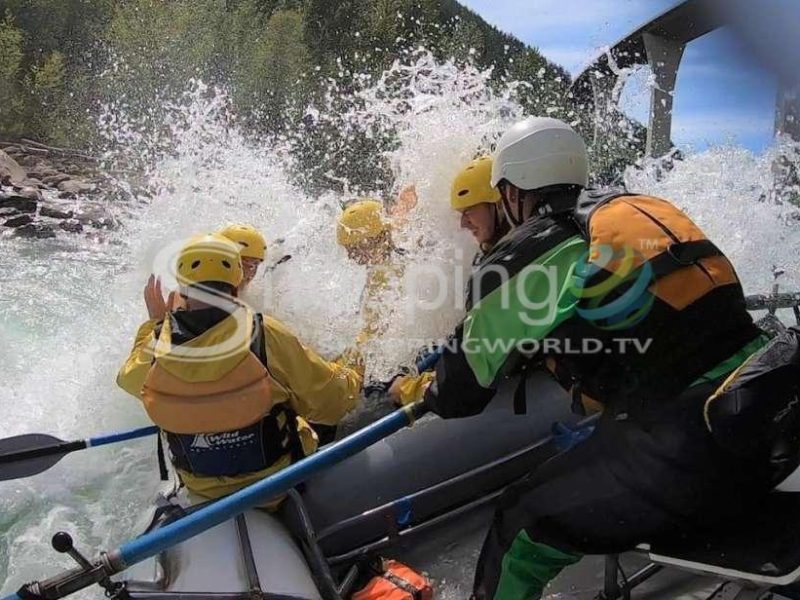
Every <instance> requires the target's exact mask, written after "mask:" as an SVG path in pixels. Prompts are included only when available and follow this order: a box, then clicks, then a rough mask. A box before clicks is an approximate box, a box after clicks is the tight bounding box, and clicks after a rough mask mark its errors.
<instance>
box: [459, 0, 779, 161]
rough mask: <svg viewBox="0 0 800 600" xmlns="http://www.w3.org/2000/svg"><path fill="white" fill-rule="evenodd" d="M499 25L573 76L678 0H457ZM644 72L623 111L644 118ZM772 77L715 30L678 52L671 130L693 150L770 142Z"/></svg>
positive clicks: (757, 148)
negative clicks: (724, 145)
mask: <svg viewBox="0 0 800 600" xmlns="http://www.w3.org/2000/svg"><path fill="white" fill-rule="evenodd" d="M459 1H460V2H461V3H462V4H464V5H465V6H467V7H469V8H471V9H472V10H473V11H475V12H476V13H478V14H479V15H481V16H482V17H483V18H484V19H485V20H486V21H488V22H489V23H491V24H492V25H495V26H496V27H498V28H499V29H501V30H503V31H506V32H508V33H511V34H513V35H515V36H516V37H518V38H519V39H521V40H522V41H523V42H525V43H527V44H529V45H531V46H535V47H537V48H538V49H539V51H540V52H542V54H544V56H546V57H547V58H548V59H550V60H552V61H553V62H556V63H558V64H560V65H562V66H563V67H565V68H566V69H567V70H568V71H569V72H570V73H572V74H573V75H576V74H577V73H579V72H580V71H581V70H582V68H583V67H584V66H586V65H587V64H588V63H589V62H591V59H592V58H593V57H595V56H597V55H598V54H599V53H600V52H601V51H602V48H603V47H606V46H610V45H612V44H614V42H616V41H617V40H619V39H620V38H622V37H624V36H625V35H626V34H628V33H630V32H631V31H633V30H634V29H635V28H637V27H638V26H640V25H642V24H644V23H645V22H647V21H648V20H650V19H651V18H653V17H655V16H656V15H659V14H661V13H662V12H664V11H665V10H667V9H669V8H671V7H673V6H675V5H676V4H679V2H678V1H677V0H459ZM645 76H646V74H640V75H639V76H634V77H632V79H631V80H630V81H629V83H628V85H627V86H626V89H625V92H624V93H623V100H622V102H623V107H624V109H625V111H626V112H627V113H628V114H630V115H631V116H634V117H636V118H638V119H639V120H641V121H642V122H645V123H646V119H647V113H648V102H649V94H648V91H647V89H646V85H645ZM775 94H776V83H775V79H774V77H773V76H772V75H771V74H770V73H768V72H767V71H765V70H764V69H762V68H761V67H760V66H759V65H758V64H757V63H756V62H755V61H754V60H752V59H751V58H749V56H748V53H747V52H746V51H745V50H744V49H743V48H742V45H741V44H740V43H739V42H738V41H737V39H736V37H735V36H734V35H733V33H732V32H731V31H729V30H726V29H718V30H716V31H713V32H711V33H709V34H707V35H706V36H704V37H702V38H700V39H697V40H695V41H694V42H692V43H690V44H689V45H688V46H687V47H686V50H685V51H684V55H683V60H682V62H681V68H680V70H679V71H678V80H677V83H676V90H675V102H674V106H673V124H672V137H673V139H674V140H675V142H676V144H678V146H681V147H691V148H694V149H697V150H702V149H704V148H706V147H707V146H708V145H709V144H721V143H726V142H734V143H738V144H741V145H743V146H745V147H747V148H750V149H752V150H755V151H761V150H763V149H764V148H765V147H766V146H767V145H768V144H769V143H770V141H771V139H772V133H773V126H774V119H775Z"/></svg>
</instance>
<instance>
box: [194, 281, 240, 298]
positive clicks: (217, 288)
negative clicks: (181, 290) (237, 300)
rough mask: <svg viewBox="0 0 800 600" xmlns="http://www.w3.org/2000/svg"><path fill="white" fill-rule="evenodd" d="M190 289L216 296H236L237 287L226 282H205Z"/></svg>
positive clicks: (195, 284)
mask: <svg viewBox="0 0 800 600" xmlns="http://www.w3.org/2000/svg"><path fill="white" fill-rule="evenodd" d="M189 287H192V288H195V289H198V290H200V291H201V292H209V293H211V294H214V295H225V296H236V287H235V286H232V285H231V284H230V283H225V282H224V281H203V282H200V283H193V284H192V285H191V286H189Z"/></svg>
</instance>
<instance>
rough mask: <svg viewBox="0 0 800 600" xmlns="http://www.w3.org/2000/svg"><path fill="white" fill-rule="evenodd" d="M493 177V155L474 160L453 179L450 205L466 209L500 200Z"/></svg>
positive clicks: (457, 208) (456, 208)
mask: <svg viewBox="0 0 800 600" xmlns="http://www.w3.org/2000/svg"><path fill="white" fill-rule="evenodd" d="M491 179H492V157H491V156H483V157H481V158H477V159H475V160H473V161H472V162H471V163H469V164H468V165H467V166H466V167H465V168H464V169H463V170H462V171H461V172H460V173H459V174H458V175H456V178H455V179H454V180H453V185H452V186H451V188H450V206H452V207H453V208H454V209H455V210H465V209H467V208H469V207H471V206H475V205H477V204H482V203H484V202H490V203H494V202H500V192H499V190H498V189H497V188H493V187H492V185H491V183H490V181H491Z"/></svg>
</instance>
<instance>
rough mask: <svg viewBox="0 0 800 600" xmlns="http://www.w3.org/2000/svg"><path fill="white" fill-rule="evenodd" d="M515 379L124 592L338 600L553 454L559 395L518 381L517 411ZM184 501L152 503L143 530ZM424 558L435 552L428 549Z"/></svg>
mask: <svg viewBox="0 0 800 600" xmlns="http://www.w3.org/2000/svg"><path fill="white" fill-rule="evenodd" d="M514 386H515V382H510V383H509V385H508V387H507V388H503V389H501V391H500V393H498V395H497V397H496V398H495V400H494V401H493V402H492V403H491V404H490V405H489V407H487V409H486V410H485V411H484V412H483V413H482V414H480V415H478V416H475V417H471V418H468V419H459V420H454V421H443V420H441V419H438V418H435V417H426V418H424V419H422V420H421V421H420V422H418V423H417V424H415V425H414V427H412V428H409V429H404V430H401V431H399V432H397V433H395V434H394V435H392V436H390V437H389V438H387V439H385V440H383V441H381V442H378V443H377V444H375V445H373V446H372V447H370V448H368V449H367V450H366V451H364V452H361V453H360V454H358V455H356V456H353V457H351V458H349V459H347V460H345V461H343V462H341V463H339V464H338V465H335V466H333V467H331V468H330V469H328V470H327V471H325V472H324V473H323V474H321V475H319V476H317V477H316V478H314V479H311V480H310V481H308V482H307V483H306V484H305V485H304V486H302V489H300V490H298V491H296V492H293V493H292V494H290V496H289V498H288V499H287V501H286V502H285V503H284V506H283V508H282V510H281V511H280V512H279V513H278V514H276V515H272V514H268V513H266V512H263V511H248V512H247V513H245V514H244V515H242V516H241V517H240V518H238V519H236V520H235V521H231V522H227V523H224V524H222V525H219V526H217V527H215V528H213V529H210V530H209V531H207V532H205V533H203V534H201V535H198V536H196V537H194V538H192V539H191V540H189V541H187V542H185V543H183V544H180V545H179V546H176V547H175V548H173V549H171V550H169V551H167V552H164V553H162V554H161V555H159V556H158V557H157V558H156V559H154V560H150V561H146V562H144V563H142V564H140V565H137V566H135V567H134V568H133V569H131V570H129V571H128V572H126V573H125V574H124V580H125V581H126V589H127V591H128V592H129V593H130V594H131V597H132V598H150V599H152V600H156V599H158V600H178V599H184V598H188V597H191V598H193V599H196V600H201V599H203V598H214V599H218V600H219V599H221V598H226V599H234V598H245V597H247V598H251V597H252V596H253V593H255V592H256V591H258V593H259V594H260V595H261V597H262V598H275V599H278V598H281V599H289V598H292V599H300V598H303V599H309V600H310V599H317V598H323V599H325V600H327V599H329V598H341V597H347V595H348V594H349V592H350V591H352V589H351V588H352V586H353V585H354V584H355V583H356V582H357V581H358V579H359V576H360V572H359V571H360V568H361V567H362V566H363V565H364V564H365V563H367V562H368V561H369V559H370V558H371V557H374V556H377V555H378V554H381V553H389V554H391V553H392V552H393V551H395V550H398V549H399V550H400V551H402V549H403V547H407V546H408V545H409V544H412V543H413V544H414V545H415V546H416V545H419V544H428V545H431V544H433V545H434V546H435V545H436V541H435V536H432V535H426V534H430V533H431V532H435V533H436V534H437V535H440V534H441V532H443V531H446V530H448V529H450V530H451V533H452V530H458V529H459V528H460V524H462V523H463V520H464V519H466V518H477V519H478V521H479V522H480V527H481V528H485V527H486V526H487V525H488V519H489V515H490V513H489V511H488V510H486V507H488V506H489V504H490V503H491V502H492V500H493V499H494V498H496V497H497V495H499V493H500V492H501V491H502V490H503V488H504V487H505V486H507V485H508V484H510V483H511V482H513V481H514V480H516V479H518V478H519V477H521V476H523V475H524V474H525V473H527V472H528V471H530V470H531V469H533V468H535V467H536V465H538V464H540V463H541V462H542V461H544V460H546V459H547V458H548V457H550V456H552V455H553V454H554V453H555V452H557V448H556V446H555V445H554V443H553V440H552V436H551V428H552V425H553V423H555V422H561V423H567V424H569V425H570V426H577V418H576V417H575V416H574V415H572V414H571V413H570V410H569V406H570V402H569V398H568V397H567V395H566V393H565V392H564V390H563V389H562V388H561V387H560V386H559V385H558V384H557V383H555V382H554V381H553V380H552V379H551V378H550V377H548V376H547V375H545V374H544V373H537V374H534V375H532V376H531V377H529V379H528V382H527V386H528V390H527V391H528V397H529V399H530V401H529V406H528V410H527V413H526V414H524V415H515V414H514V411H513V391H514ZM193 508H194V507H188V505H187V502H186V500H185V499H182V498H180V497H179V496H175V497H171V498H170V499H168V500H163V499H162V501H161V506H160V507H159V508H158V509H157V511H156V513H157V515H156V517H155V518H154V520H153V523H152V524H151V528H156V527H159V526H162V525H163V524H165V523H168V522H170V521H171V520H173V519H178V518H180V517H181V516H182V515H184V514H186V512H187V511H191V510H192V509H193ZM431 551H432V552H433V553H436V552H439V551H440V549H438V548H432V549H431Z"/></svg>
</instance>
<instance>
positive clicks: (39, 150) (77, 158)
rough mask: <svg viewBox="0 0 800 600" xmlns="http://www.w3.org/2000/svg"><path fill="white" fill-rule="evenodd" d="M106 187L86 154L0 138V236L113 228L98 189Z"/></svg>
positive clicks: (104, 196) (104, 198) (105, 180)
mask: <svg viewBox="0 0 800 600" xmlns="http://www.w3.org/2000/svg"><path fill="white" fill-rule="evenodd" d="M111 187H113V186H112V183H111V182H110V181H109V180H108V178H106V177H105V176H104V175H103V174H102V173H101V172H100V170H99V169H98V161H97V160H96V159H95V158H93V157H91V156H86V155H83V154H81V153H79V152H76V151H72V150H66V149H60V148H52V147H48V146H45V145H44V144H38V143H36V142H32V141H30V140H23V141H22V142H13V143H12V142H5V143H4V142H0V235H3V236H5V235H13V236H18V237H27V238H52V237H56V235H57V234H58V233H59V232H66V233H84V232H85V233H90V232H91V231H92V230H102V229H109V228H113V227H116V226H117V224H118V222H117V219H116V218H115V217H114V215H113V214H112V212H111V211H110V210H109V206H108V197H109V195H108V194H106V193H104V192H107V191H110V188H111ZM112 195H113V194H112Z"/></svg>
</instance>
